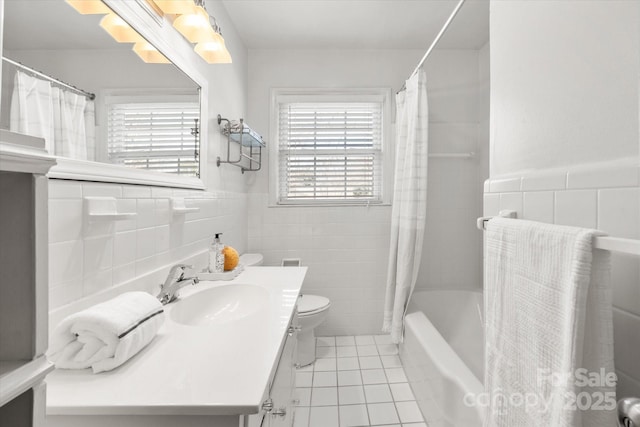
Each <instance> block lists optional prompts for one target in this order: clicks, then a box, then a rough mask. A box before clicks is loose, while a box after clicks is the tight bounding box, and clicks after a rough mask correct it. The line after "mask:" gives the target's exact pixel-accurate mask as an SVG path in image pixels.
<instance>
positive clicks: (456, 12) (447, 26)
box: [400, 0, 465, 91]
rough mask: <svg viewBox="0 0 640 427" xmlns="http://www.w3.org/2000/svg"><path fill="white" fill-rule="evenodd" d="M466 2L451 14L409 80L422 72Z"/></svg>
mask: <svg viewBox="0 0 640 427" xmlns="http://www.w3.org/2000/svg"><path fill="white" fill-rule="evenodd" d="M464 2H465V0H460V1H459V2H458V4H457V5H456V7H455V8H454V9H453V12H451V15H449V18H448V19H447V21H446V22H445V23H444V25H443V26H442V28H441V29H440V32H438V35H437V36H436V38H435V39H433V42H432V43H431V46H429V49H427V51H426V52H425V54H424V56H423V57H422V59H421V60H420V62H418V65H417V66H416V68H415V70H413V73H411V75H410V76H409V78H411V77H413V76H414V75H415V74H416V73H417V72H418V70H420V67H422V65H423V64H424V61H426V60H427V58H428V57H429V55H430V54H431V51H432V50H433V49H434V48H435V47H436V45H437V44H438V42H439V41H440V39H441V38H442V36H443V35H444V33H445V31H447V29H448V28H449V25H450V24H451V21H453V18H455V17H456V15H457V14H458V11H460V8H461V7H462V5H463V4H464ZM404 89H405V84H404V83H403V84H402V88H400V91H402V90H404Z"/></svg>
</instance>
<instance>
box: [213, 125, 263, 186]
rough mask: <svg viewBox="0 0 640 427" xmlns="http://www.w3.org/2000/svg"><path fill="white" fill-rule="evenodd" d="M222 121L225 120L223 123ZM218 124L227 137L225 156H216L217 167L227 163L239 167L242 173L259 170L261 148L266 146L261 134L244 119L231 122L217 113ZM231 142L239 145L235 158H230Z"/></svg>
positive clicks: (260, 165)
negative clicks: (224, 158)
mask: <svg viewBox="0 0 640 427" xmlns="http://www.w3.org/2000/svg"><path fill="white" fill-rule="evenodd" d="M222 122H225V123H224V125H223V124H222ZM218 125H221V126H220V131H221V132H222V134H223V135H224V136H226V137H227V158H226V160H222V158H221V157H218V159H217V163H216V164H217V165H218V167H220V165H221V164H222V163H228V164H230V165H234V166H237V167H239V168H240V169H241V171H242V173H245V172H256V171H259V170H260V168H261V167H262V149H263V148H264V147H265V146H266V144H265V142H264V140H263V139H262V136H260V134H258V133H257V132H256V131H254V130H253V129H251V128H250V127H249V126H248V125H247V124H246V123H245V122H244V119H240V120H239V121H237V122H236V121H233V122H232V121H230V120H229V119H225V118H223V117H222V116H221V115H220V114H218ZM231 142H234V143H236V144H238V145H239V147H240V149H239V153H238V159H237V160H232V159H231Z"/></svg>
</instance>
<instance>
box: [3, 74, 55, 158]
mask: <svg viewBox="0 0 640 427" xmlns="http://www.w3.org/2000/svg"><path fill="white" fill-rule="evenodd" d="M51 89H52V88H51V83H50V82H48V81H45V80H41V79H37V78H35V77H32V76H30V75H28V74H25V73H23V72H21V71H16V74H15V77H14V80H13V94H12V96H11V111H10V116H9V121H10V123H9V129H10V130H11V131H13V132H18V133H22V134H25V135H31V136H35V137H38V138H44V141H45V148H46V150H47V151H48V152H49V154H54V125H53V104H52V99H51Z"/></svg>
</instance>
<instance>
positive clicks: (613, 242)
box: [476, 211, 640, 427]
mask: <svg viewBox="0 0 640 427" xmlns="http://www.w3.org/2000/svg"><path fill="white" fill-rule="evenodd" d="M498 216H500V217H502V218H516V212H515V211H500V213H499V214H498ZM492 218H494V217H493V216H481V217H479V218H478V219H477V221H476V226H477V227H478V229H479V230H486V227H487V221H490V220H491V219H492ZM593 247H594V248H596V249H603V250H605V251H613V252H620V253H624V254H630V255H640V240H638V239H625V238H622V237H609V236H596V237H595V238H594V239H593ZM638 427H640V426H638Z"/></svg>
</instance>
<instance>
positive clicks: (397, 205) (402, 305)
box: [382, 69, 429, 343]
mask: <svg viewBox="0 0 640 427" xmlns="http://www.w3.org/2000/svg"><path fill="white" fill-rule="evenodd" d="M406 88H407V89H406V91H404V92H400V93H398V95H397V97H396V107H397V114H396V159H395V162H396V167H395V181H394V186H393V209H392V212H391V242H390V246H389V266H388V270H387V289H386V295H385V304H384V321H383V326H382V330H383V331H385V332H390V333H391V339H392V341H393V342H395V343H398V342H400V341H401V340H402V328H403V324H404V315H405V312H406V309H407V304H408V303H409V298H410V297H411V293H412V292H413V288H414V287H415V284H416V280H417V278H418V269H419V267H420V259H421V254H422V242H423V239H424V229H425V221H426V216H427V165H428V162H429V108H428V102H427V78H426V74H425V72H424V71H423V70H422V69H421V70H420V71H419V72H418V73H416V74H415V75H414V76H412V77H411V78H410V79H409V80H407V82H406Z"/></svg>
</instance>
